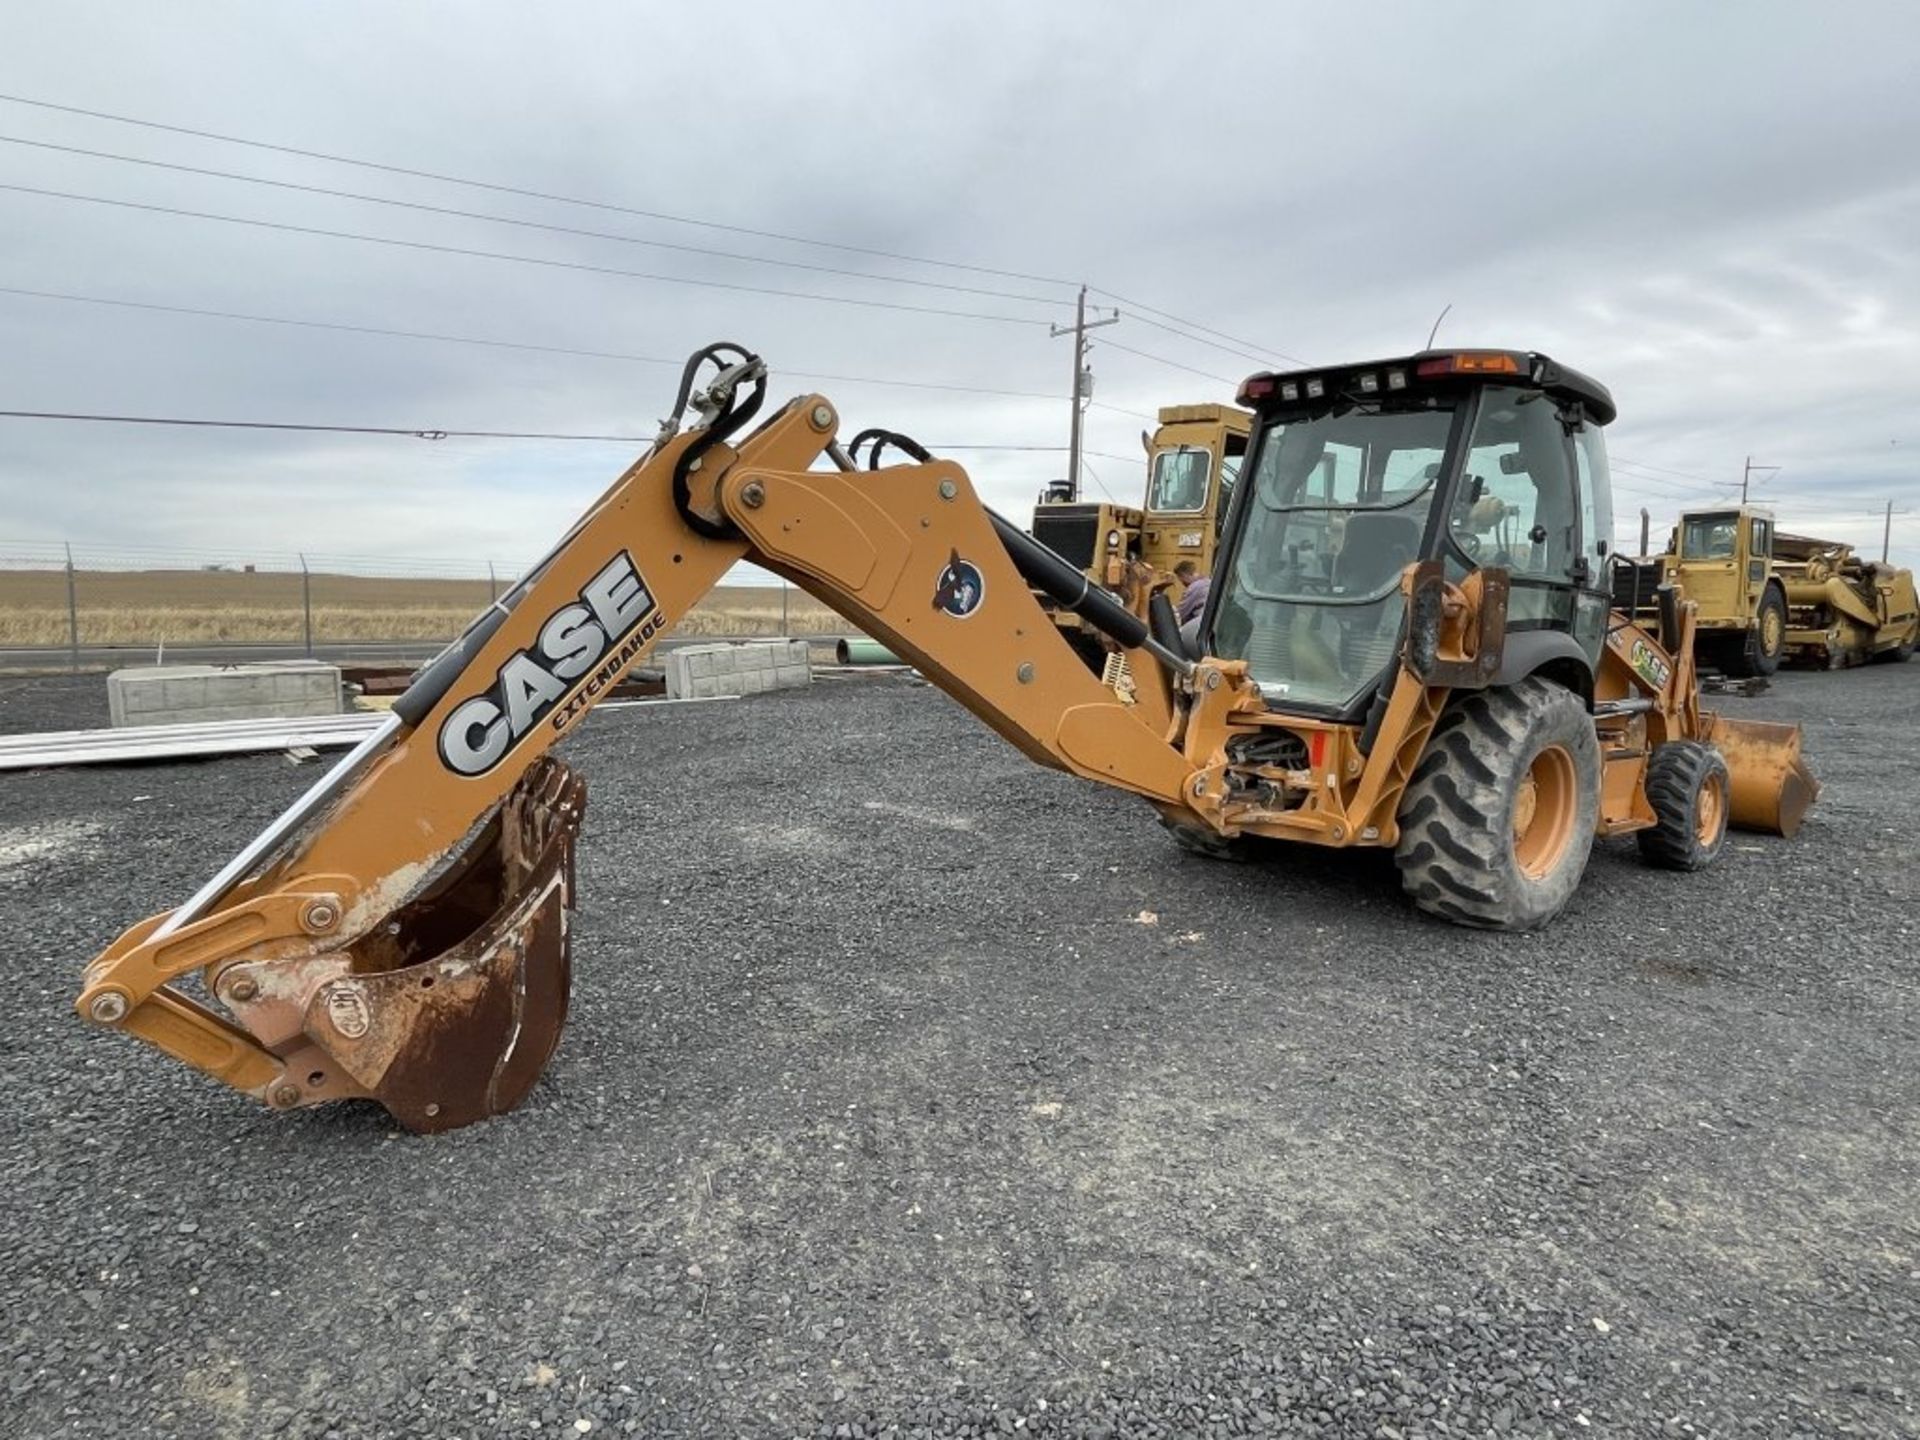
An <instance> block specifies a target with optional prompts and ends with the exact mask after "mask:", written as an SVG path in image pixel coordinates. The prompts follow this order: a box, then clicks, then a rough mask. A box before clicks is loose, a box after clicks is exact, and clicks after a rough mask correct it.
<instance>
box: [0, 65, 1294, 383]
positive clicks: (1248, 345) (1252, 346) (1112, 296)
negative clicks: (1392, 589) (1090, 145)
mask: <svg viewBox="0 0 1920 1440" xmlns="http://www.w3.org/2000/svg"><path fill="white" fill-rule="evenodd" d="M4 98H6V97H4V96H0V99H4ZM1092 288H1093V289H1095V290H1097V291H1099V293H1100V294H1102V295H1104V296H1106V297H1107V298H1108V299H1109V300H1118V301H1119V302H1120V303H1121V304H1122V305H1130V306H1132V307H1133V308H1134V309H1135V310H1144V311H1146V312H1147V314H1149V315H1158V316H1159V317H1160V318H1161V319H1162V320H1171V321H1173V322H1174V323H1175V324H1179V325H1185V326H1186V327H1187V328H1188V329H1190V330H1198V331H1200V332H1201V333H1202V334H1204V335H1211V336H1213V337H1214V338H1215V339H1217V340H1230V341H1232V342H1233V343H1234V344H1235V345H1238V346H1240V347H1242V348H1243V349H1246V350H1260V351H1264V352H1265V353H1266V354H1268V355H1277V356H1279V357H1280V358H1281V359H1282V360H1291V361H1292V362H1293V363H1294V364H1296V365H1311V364H1312V363H1313V362H1312V361H1311V360H1302V359H1301V358H1300V357H1299V356H1298V355H1289V354H1287V352H1286V351H1284V350H1275V349H1274V348H1273V347H1272V346H1270V345H1260V344H1256V343H1255V342H1254V341H1252V340H1240V339H1236V338H1235V337H1234V336H1232V335H1229V334H1227V333H1226V332H1225V331H1224V330H1215V329H1214V328H1212V327H1211V326H1208V325H1202V324H1201V323H1200V322H1199V321H1197V320H1184V319H1182V318H1181V317H1180V316H1178V315H1172V314H1169V313H1168V312H1167V311H1165V310H1156V309H1154V307H1153V306H1151V305H1143V304H1141V303H1140V302H1139V301H1138V300H1129V299H1128V298H1127V297H1126V296H1124V295H1121V294H1119V293H1117V292H1116V291H1113V290H1107V289H1103V288H1102V287H1100V286H1098V285H1095V286H1093V287H1092ZM1134 318H1135V319H1136V320H1138V319H1139V318H1140V317H1139V316H1138V315H1136V316H1134Z"/></svg>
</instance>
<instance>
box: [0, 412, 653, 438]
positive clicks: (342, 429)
mask: <svg viewBox="0 0 1920 1440" xmlns="http://www.w3.org/2000/svg"><path fill="white" fill-rule="evenodd" d="M0 419H6V420H72V421H79V422H84V423H88V424H97V425H172V426H183V427H188V428H192V429H200V430H297V431H302V432H307V433H312V434H321V435H400V436H404V437H406V438H407V439H410V440H591V441H599V442H602V443H604V444H609V445H612V444H619V445H651V444H652V443H653V440H652V438H651V437H650V436H646V435H577V434H565V433H559V432H554V431H540V430H441V429H437V428H434V427H431V426H422V427H414V426H407V425H309V424H300V423H295V422H292V421H280V420H202V419H184V418H182V417H180V416H176V415H87V414H79V413H75V412H72V411H66V410H0Z"/></svg>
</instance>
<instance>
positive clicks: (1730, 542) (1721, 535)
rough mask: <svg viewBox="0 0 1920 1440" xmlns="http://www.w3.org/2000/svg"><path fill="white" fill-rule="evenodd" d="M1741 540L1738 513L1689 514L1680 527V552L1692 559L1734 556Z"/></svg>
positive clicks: (1723, 558)
mask: <svg viewBox="0 0 1920 1440" xmlns="http://www.w3.org/2000/svg"><path fill="white" fill-rule="evenodd" d="M1739 540H1740V517H1739V516H1738V515H1689V516H1687V518H1686V520H1685V521H1684V522H1683V523H1682V524H1681V527H1680V554H1681V555H1682V556H1683V557H1684V558H1685V559H1688V560H1731V559H1733V555H1734V549H1735V547H1736V546H1737V545H1738V544H1739Z"/></svg>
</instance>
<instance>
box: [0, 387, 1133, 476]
mask: <svg viewBox="0 0 1920 1440" xmlns="http://www.w3.org/2000/svg"><path fill="white" fill-rule="evenodd" d="M1049 398H1052V397H1049ZM0 419H5V420H67V421H73V422H76V423H81V424H94V425H165V426H177V427H182V428H189V429H196V430H288V431H296V432H299V433H303V434H317V435H393V436H399V437H401V438H404V439H408V440H584V441H589V442H594V443H599V444H608V445H651V444H652V443H653V437H651V436H647V435H598V434H580V433H577V432H567V431H552V430H443V429H440V428H439V427H437V426H414V425H320V424H311V423H307V422H302V421H291V420H212V419H205V418H201V417H191V418H189V417H185V416H178V415H108V414H94V413H86V412H80V411H71V410H0ZM927 448H928V449H929V450H935V451H945V450H977V451H983V452H992V453H996V454H1010V455H1011V454H1032V455H1040V454H1054V455H1063V454H1065V453H1066V450H1067V447H1066V446H1064V445H985V444H966V445H929V446H928V447H927ZM1087 453H1088V454H1090V455H1096V456H1098V457H1099V458H1100V459H1102V460H1121V461H1125V460H1127V459H1128V458H1129V457H1127V456H1125V455H1109V454H1105V453H1103V452H1101V451H1098V450H1090V451H1088V452H1087ZM1134 463H1136V464H1138V463H1142V462H1139V461H1135V462H1134Z"/></svg>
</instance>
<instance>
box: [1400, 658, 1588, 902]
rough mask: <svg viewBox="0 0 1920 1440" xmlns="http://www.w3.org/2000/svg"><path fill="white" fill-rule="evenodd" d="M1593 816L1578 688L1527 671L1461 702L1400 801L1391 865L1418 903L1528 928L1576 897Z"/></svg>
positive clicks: (1437, 730)
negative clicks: (1517, 679)
mask: <svg viewBox="0 0 1920 1440" xmlns="http://www.w3.org/2000/svg"><path fill="white" fill-rule="evenodd" d="M1599 812H1600V745H1599V742H1598V740H1596V739H1595V737H1594V730H1593V717H1592V716H1591V715H1589V714H1588V713H1587V707H1586V705H1585V704H1584V703H1583V702H1582V701H1581V699H1580V697H1579V696H1578V695H1575V694H1574V693H1573V692H1572V691H1570V690H1568V689H1566V688H1565V687H1563V686H1560V685H1555V684H1553V683H1552V682H1550V681H1547V680H1543V679H1540V678H1539V677H1537V676H1529V677H1528V678H1527V679H1525V680H1522V681H1521V682H1520V683H1519V684H1517V685H1514V686H1512V687H1510V688H1503V689H1496V690H1479V691H1474V692H1472V693H1470V694H1467V695H1464V696H1461V697H1458V698H1457V699H1456V700H1455V701H1454V702H1453V704H1452V705H1450V706H1449V707H1448V709H1447V711H1446V713H1445V714H1444V715H1442V716H1441V717H1440V723H1439V724H1438V725H1437V726H1435V727H1434V732H1433V738H1432V740H1430V741H1429V742H1428V745H1427V752H1426V754H1425V755H1423V756H1422V757H1421V760H1420V764H1419V765H1418V767H1416V768H1415V770H1414V772H1413V780H1412V782H1411V783H1410V784H1409V785H1408V786H1407V792H1406V795H1405V797H1404V798H1403V799H1402V801H1401V804H1400V843H1399V845H1398V847H1397V848H1396V849H1395V851H1394V863H1395V864H1397V865H1398V866H1399V867H1400V883H1401V885H1402V887H1403V888H1405V890H1406V892H1407V894H1408V895H1409V896H1410V897H1412V900H1413V903H1414V904H1415V905H1418V906H1419V907H1420V908H1421V909H1422V910H1425V911H1428V912H1429V913H1431V914H1434V915H1438V916H1440V917H1442V918H1443V919H1447V920H1451V921H1453V922H1454V923H1455V924H1459V925H1473V926H1477V927H1480V928H1482V929H1487V930H1531V929H1533V928H1534V927H1536V926H1539V925H1544V924H1546V923H1547V921H1549V920H1551V919H1553V917H1554V916H1556V915H1558V914H1559V913H1560V911H1561V910H1563V909H1565V908H1566V904H1567V902H1568V901H1569V900H1571V899H1572V898H1573V892H1574V889H1575V888H1576V887H1577V886H1578V885H1579V883H1580V876H1581V874H1582V873H1583V872H1584V871H1585V870H1586V868H1587V857H1588V855H1590V854H1591V853H1592V851H1593V836H1594V828H1595V825H1596V822H1597V819H1598V816H1599Z"/></svg>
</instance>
